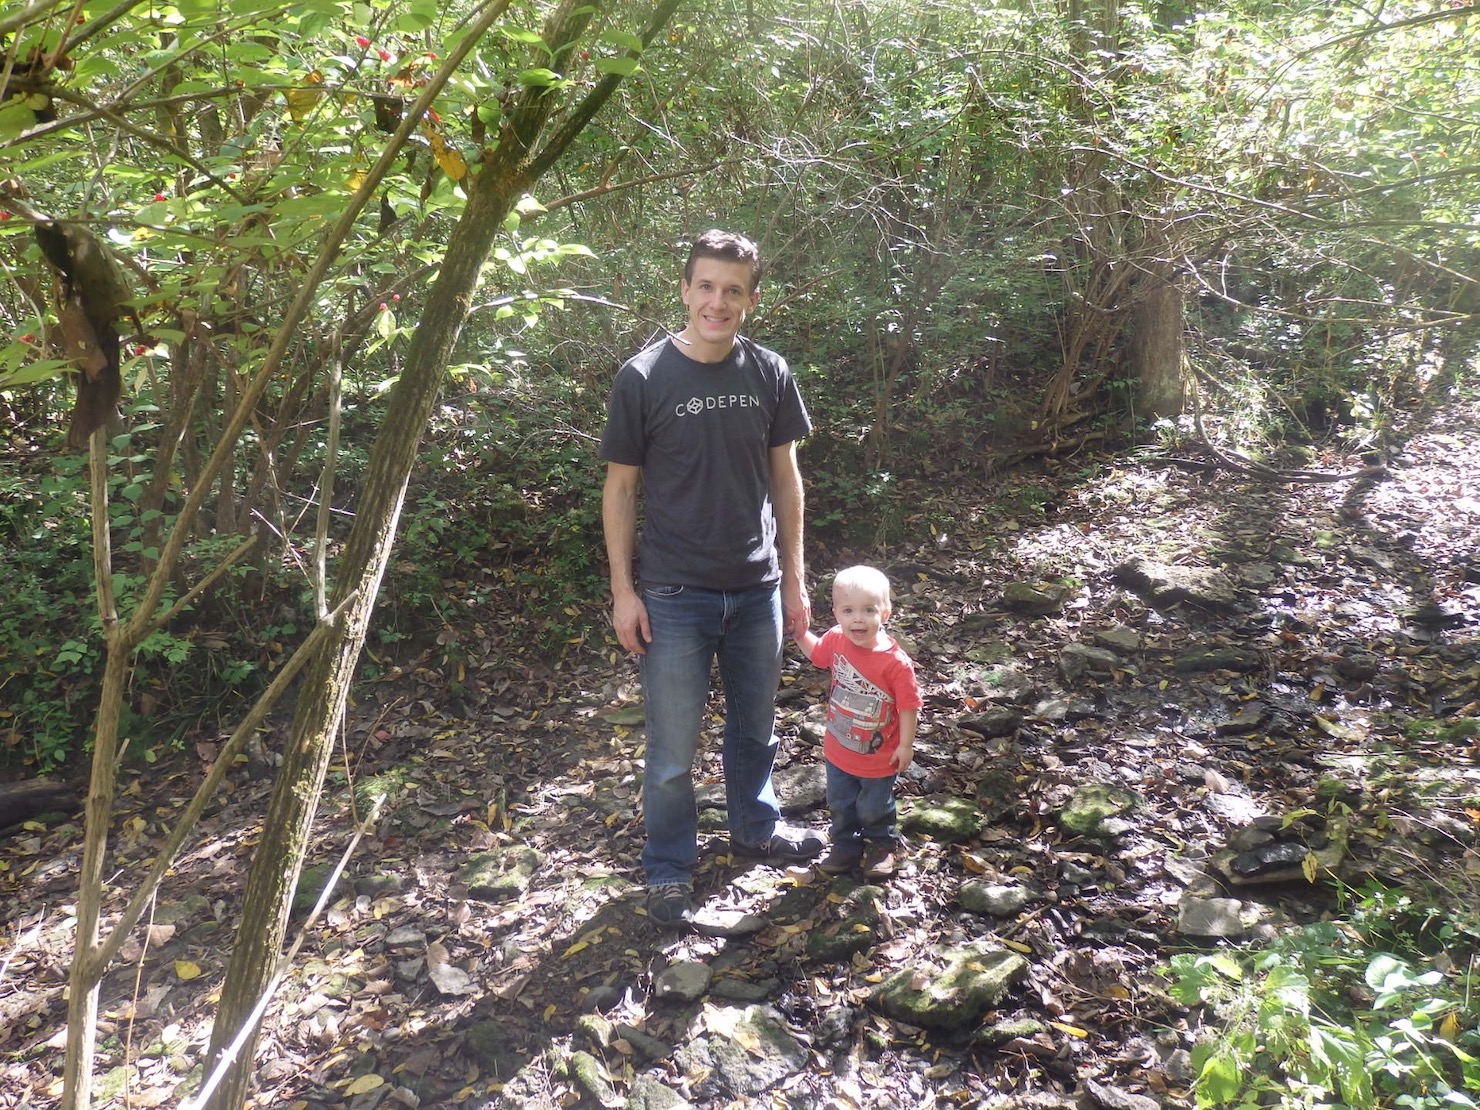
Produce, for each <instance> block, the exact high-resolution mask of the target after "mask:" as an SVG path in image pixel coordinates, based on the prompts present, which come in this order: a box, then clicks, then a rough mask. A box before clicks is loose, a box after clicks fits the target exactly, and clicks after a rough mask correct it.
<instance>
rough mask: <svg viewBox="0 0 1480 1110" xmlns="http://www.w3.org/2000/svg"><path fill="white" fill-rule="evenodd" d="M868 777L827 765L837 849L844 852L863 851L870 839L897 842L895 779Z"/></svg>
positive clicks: (829, 797) (834, 837) (861, 853)
mask: <svg viewBox="0 0 1480 1110" xmlns="http://www.w3.org/2000/svg"><path fill="white" fill-rule="evenodd" d="M896 777H897V776H895V775H885V776H884V777H883V778H881V779H864V778H859V777H858V776H857V775H850V774H849V773H848V772H847V771H841V770H839V769H838V768H837V767H835V766H833V765H832V764H831V763H829V764H828V765H827V808H828V809H829V810H830V811H831V812H832V844H833V850H834V851H835V852H838V853H840V854H842V855H845V856H848V855H856V856H861V855H863V846H864V843H865V842H866V841H883V842H885V843H888V844H893V843H894V841H895V839H896V837H897V833H896V832H895V828H894V780H895V778H896Z"/></svg>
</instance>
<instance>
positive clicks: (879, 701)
mask: <svg viewBox="0 0 1480 1110" xmlns="http://www.w3.org/2000/svg"><path fill="white" fill-rule="evenodd" d="M886 639H888V640H889V643H888V645H887V646H885V647H882V648H874V649H872V650H870V649H867V648H861V647H858V646H857V645H856V644H854V643H853V642H852V641H851V640H849V639H848V637H847V636H845V635H844V634H843V630H842V629H841V628H839V627H837V626H836V625H835V626H833V627H832V628H830V629H828V631H827V632H825V633H823V635H822V638H821V639H820V640H819V641H818V643H817V649H816V650H815V651H813V653H812V662H813V663H815V664H816V665H817V666H819V667H823V668H826V669H828V670H831V671H832V686H831V688H830V689H829V691H828V697H827V734H826V736H825V737H824V739H823V741H822V754H823V755H824V756H826V757H827V760H828V762H829V763H832V764H834V765H835V766H837V767H838V768H839V769H840V770H843V771H847V772H848V773H849V774H850V775H857V776H858V777H859V778H865V779H879V778H886V777H888V776H889V775H892V774H894V767H893V766H892V765H891V761H892V760H893V759H894V752H895V749H897V748H898V747H899V715H900V713H902V712H908V711H909V710H912V709H919V708H920V705H921V704H922V703H921V699H920V684H919V683H918V682H917V681H916V680H915V665H914V663H913V662H911V661H910V657H909V656H908V655H906V654H905V652H904V649H903V648H901V647H900V646H899V645H898V644H897V643H895V642H894V640H893V639H892V638H889V637H886Z"/></svg>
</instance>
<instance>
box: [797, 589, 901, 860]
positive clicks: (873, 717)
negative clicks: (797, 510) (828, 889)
mask: <svg viewBox="0 0 1480 1110" xmlns="http://www.w3.org/2000/svg"><path fill="white" fill-rule="evenodd" d="M890 611H891V609H890V603H889V579H888V578H887V577H885V575H884V574H883V573H882V572H881V571H878V570H875V569H874V568H873V567H864V566H857V567H849V568H847V569H846V570H843V571H839V572H838V576H837V577H836V578H835V579H834V580H833V616H834V617H835V618H836V619H837V622H838V623H837V624H836V625H835V626H834V627H833V628H831V629H829V630H828V631H827V632H826V633H824V634H823V635H822V636H820V637H818V636H815V635H813V633H812V632H811V630H810V629H809V630H807V631H805V632H803V633H802V634H801V635H800V636H798V637H797V643H798V645H799V646H800V647H801V649H802V650H803V651H805V652H806V653H807V657H808V658H809V659H811V660H812V662H813V663H815V664H816V665H817V666H819V667H824V668H827V669H830V670H831V671H832V686H831V689H830V690H829V693H828V699H827V734H826V736H825V737H824V739H823V742H822V753H823V755H824V756H825V757H826V759H827V804H828V808H829V809H830V810H831V811H832V851H831V852H829V853H828V854H827V856H826V857H824V858H823V860H822V861H821V862H820V863H819V864H818V866H819V867H820V868H821V869H822V870H823V871H826V872H828V873H829V874H833V875H840V874H843V873H844V872H847V871H851V870H853V869H854V868H855V867H859V866H860V865H861V866H862V869H863V873H864V875H865V876H866V877H868V878H870V879H882V878H887V877H888V876H890V875H892V874H894V867H895V860H894V853H895V850H896V848H897V845H898V833H897V831H896V829H895V812H894V780H895V778H896V777H897V776H898V775H899V773H900V772H901V771H903V770H904V769H905V768H906V767H908V766H909V765H910V760H911V759H912V758H914V751H915V730H916V728H917V727H918V725H919V721H920V704H921V703H920V686H919V683H918V682H916V681H915V665H914V663H913V662H912V661H911V660H910V657H909V656H908V655H906V654H905V652H904V650H903V649H902V648H901V647H900V646H899V645H898V644H897V643H895V641H894V639H893V638H892V637H890V636H889V635H888V634H887V633H886V632H885V631H884V623H885V622H886V621H887V620H888V619H889V614H890Z"/></svg>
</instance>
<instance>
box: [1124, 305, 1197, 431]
mask: <svg viewBox="0 0 1480 1110" xmlns="http://www.w3.org/2000/svg"><path fill="white" fill-rule="evenodd" d="M1150 280H1151V281H1152V282H1153V283H1154V285H1153V287H1152V288H1151V289H1149V290H1148V291H1147V292H1146V294H1145V295H1144V296H1143V297H1142V298H1141V299H1140V300H1139V301H1138V302H1137V304H1136V307H1135V310H1134V312H1133V314H1132V316H1131V335H1130V351H1129V355H1130V370H1131V373H1132V375H1133V377H1134V379H1135V383H1136V416H1137V417H1138V418H1142V419H1154V418H1156V417H1162V416H1177V415H1180V414H1181V412H1182V405H1183V391H1182V360H1183V357H1184V350H1183V343H1182V329H1183V300H1182V287H1181V286H1180V285H1178V284H1177V283H1176V281H1175V280H1168V279H1166V278H1163V277H1153V278H1151V279H1150Z"/></svg>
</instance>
